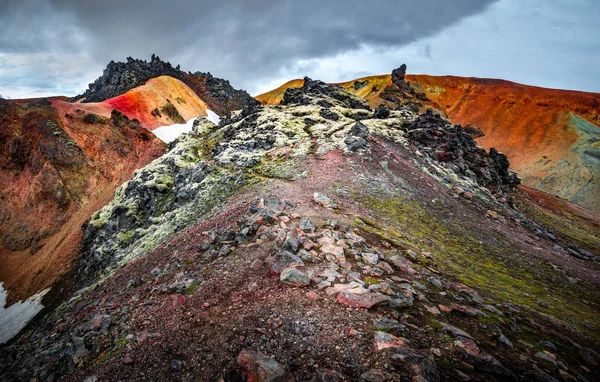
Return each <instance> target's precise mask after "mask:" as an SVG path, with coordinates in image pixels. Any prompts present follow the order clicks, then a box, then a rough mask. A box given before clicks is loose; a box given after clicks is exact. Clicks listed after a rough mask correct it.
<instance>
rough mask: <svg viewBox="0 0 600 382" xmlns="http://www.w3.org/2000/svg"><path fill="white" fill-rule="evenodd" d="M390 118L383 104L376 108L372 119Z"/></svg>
mask: <svg viewBox="0 0 600 382" xmlns="http://www.w3.org/2000/svg"><path fill="white" fill-rule="evenodd" d="M389 116H390V111H389V109H388V108H387V106H385V105H384V104H381V105H379V106H377V109H375V112H374V113H373V118H377V119H386V118H388V117H389Z"/></svg>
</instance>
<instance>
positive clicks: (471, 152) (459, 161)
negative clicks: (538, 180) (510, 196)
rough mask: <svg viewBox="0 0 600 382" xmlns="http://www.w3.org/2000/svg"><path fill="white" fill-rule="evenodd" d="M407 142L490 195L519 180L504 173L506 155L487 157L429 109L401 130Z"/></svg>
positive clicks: (483, 151)
mask: <svg viewBox="0 0 600 382" xmlns="http://www.w3.org/2000/svg"><path fill="white" fill-rule="evenodd" d="M404 129H405V130H406V132H407V133H408V136H409V138H410V139H411V140H412V141H413V142H414V143H415V144H417V145H420V146H421V147H426V148H427V150H425V151H426V152H428V153H429V155H431V156H433V157H434V159H437V160H438V161H440V162H445V163H448V164H452V165H454V166H456V168H457V169H458V170H459V171H460V173H461V174H463V175H467V176H471V177H475V178H476V179H477V183H479V184H480V185H481V186H484V187H487V188H489V189H490V190H491V191H493V192H498V193H504V192H507V191H509V190H512V189H514V188H515V187H516V186H517V185H518V184H519V183H520V180H519V178H518V177H517V176H516V175H515V174H514V173H511V172H509V171H508V166H509V163H508V159H507V158H506V155H504V154H502V153H499V152H498V151H496V150H495V149H493V148H492V149H490V152H489V153H487V152H486V151H485V149H483V148H482V147H479V146H477V143H476V142H475V140H474V139H473V138H472V137H471V136H470V135H469V134H467V133H466V132H465V131H464V130H463V128H462V127H460V125H455V126H452V124H450V122H448V121H447V120H445V119H443V118H442V117H440V116H439V114H434V113H433V112H432V111H431V110H430V109H428V110H427V111H426V112H425V113H423V114H421V115H420V116H419V118H417V119H416V120H414V121H413V122H411V123H409V124H407V125H405V126H404Z"/></svg>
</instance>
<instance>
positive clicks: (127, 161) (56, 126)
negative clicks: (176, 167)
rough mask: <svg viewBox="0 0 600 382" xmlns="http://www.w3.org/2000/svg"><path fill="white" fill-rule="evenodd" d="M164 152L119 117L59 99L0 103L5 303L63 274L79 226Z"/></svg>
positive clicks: (0, 251)
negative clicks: (93, 111)
mask: <svg viewBox="0 0 600 382" xmlns="http://www.w3.org/2000/svg"><path fill="white" fill-rule="evenodd" d="M108 115H109V116H110V111H109V113H108ZM164 149H165V145H164V144H163V143H162V142H160V141H159V140H158V139H157V138H155V137H154V136H153V134H152V133H151V132H149V131H148V130H146V129H144V128H142V127H141V126H140V124H139V123H137V122H132V121H130V120H128V119H127V117H125V116H124V115H122V114H120V113H118V112H117V113H115V114H114V116H113V117H112V118H106V117H103V116H100V115H96V114H89V113H86V112H85V111H84V110H82V109H81V108H78V107H77V106H73V105H71V104H69V103H67V102H65V101H62V100H59V99H52V101H51V102H49V101H48V100H39V101H28V100H21V101H6V100H3V99H0V150H1V151H0V153H1V156H0V162H1V166H0V184H2V188H1V190H0V200H1V203H0V240H1V241H0V280H2V281H3V282H4V288H5V289H6V290H8V291H9V294H8V303H9V304H11V303H13V302H15V301H18V300H20V299H25V298H27V297H29V296H31V295H33V294H35V293H36V292H39V291H40V290H42V289H45V288H47V287H49V286H50V285H52V283H53V282H54V281H55V280H56V278H57V277H58V276H60V275H61V274H63V273H64V272H65V271H66V270H68V268H69V267H70V265H71V262H72V260H73V259H75V258H77V257H78V255H79V246H80V243H81V228H80V227H81V224H83V222H85V220H86V219H88V218H89V217H90V215H91V213H92V212H93V211H95V210H97V209H98V208H99V207H101V206H103V205H104V204H105V203H106V202H107V201H108V200H109V199H110V198H111V197H112V194H113V191H114V190H115V189H116V187H117V186H119V185H120V184H121V183H122V182H124V181H125V180H126V179H128V178H129V177H131V175H132V174H133V171H134V170H135V169H137V168H139V167H142V166H143V165H145V164H147V163H148V162H150V161H151V160H152V159H154V158H156V157H158V156H160V155H161V154H162V153H163V152H164Z"/></svg>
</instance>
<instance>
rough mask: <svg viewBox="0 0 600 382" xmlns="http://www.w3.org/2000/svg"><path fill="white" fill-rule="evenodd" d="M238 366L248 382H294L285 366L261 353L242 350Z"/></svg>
mask: <svg viewBox="0 0 600 382" xmlns="http://www.w3.org/2000/svg"><path fill="white" fill-rule="evenodd" d="M238 366H239V368H240V370H241V371H242V374H243V375H244V378H245V380H246V381H247V382H293V381H294V377H293V376H292V375H291V374H290V373H288V372H287V371H286V369H285V366H283V365H282V364H280V363H279V362H277V361H275V360H274V359H272V358H271V357H268V356H267V355H265V354H263V353H260V352H254V351H251V350H242V351H241V352H240V354H239V356H238Z"/></svg>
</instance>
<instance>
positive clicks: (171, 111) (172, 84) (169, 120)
mask: <svg viewBox="0 0 600 382" xmlns="http://www.w3.org/2000/svg"><path fill="white" fill-rule="evenodd" d="M65 104H69V105H71V106H70V108H71V109H73V110H74V109H77V108H79V109H83V110H85V111H88V112H91V113H95V114H99V115H102V116H105V117H109V116H110V113H111V111H112V110H113V109H117V110H119V111H120V112H122V113H123V114H125V115H126V116H127V117H129V118H130V119H137V120H138V121H140V123H141V124H142V126H144V127H145V128H147V129H150V130H154V129H155V128H157V127H159V126H166V125H172V124H174V123H184V122H186V121H188V120H190V119H192V118H195V117H197V116H198V115H204V116H206V115H207V113H206V109H207V105H206V103H205V102H204V101H203V100H202V99H200V97H198V95H197V94H196V93H195V92H194V91H193V90H192V89H190V88H189V87H188V86H187V85H186V84H184V83H183V82H181V81H179V80H178V79H175V78H173V77H169V76H160V77H156V78H152V79H150V80H149V81H148V82H146V84H144V85H142V86H139V87H137V88H135V89H132V90H130V91H128V92H127V93H125V94H123V95H120V96H117V97H114V98H110V99H108V100H106V101H102V102H97V103H75V104H70V103H68V102H65Z"/></svg>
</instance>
